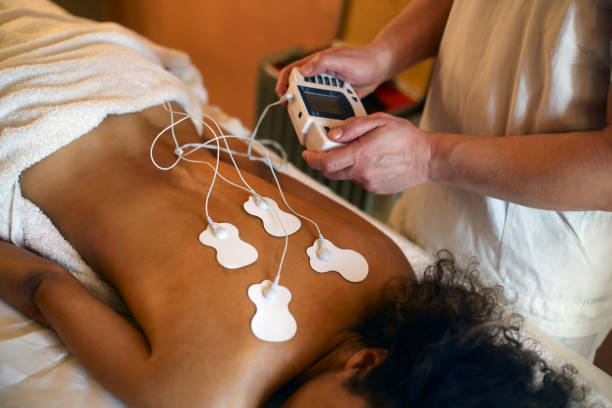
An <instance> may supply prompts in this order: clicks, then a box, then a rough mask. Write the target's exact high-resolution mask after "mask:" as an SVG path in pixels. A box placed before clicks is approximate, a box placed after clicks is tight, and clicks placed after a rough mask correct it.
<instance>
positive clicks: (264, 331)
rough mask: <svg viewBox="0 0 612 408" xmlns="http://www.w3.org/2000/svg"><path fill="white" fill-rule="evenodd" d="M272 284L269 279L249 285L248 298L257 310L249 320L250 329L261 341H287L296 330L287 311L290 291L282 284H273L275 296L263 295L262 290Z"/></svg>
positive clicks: (292, 319)
mask: <svg viewBox="0 0 612 408" xmlns="http://www.w3.org/2000/svg"><path fill="white" fill-rule="evenodd" d="M272 285H274V284H273V283H272V282H271V281H269V280H267V279H266V280H264V281H263V282H261V283H255V284H253V285H251V286H249V291H248V294H249V299H251V301H252V302H253V303H254V304H255V307H257V310H256V311H255V315H254V316H253V319H252V320H251V330H252V331H253V334H254V335H255V337H257V338H258V339H260V340H263V341H275V342H281V341H287V340H289V339H290V338H292V337H293V336H294V335H295V333H296V331H297V323H296V321H295V319H294V318H293V316H292V315H291V312H290V311H289V302H290V301H291V292H289V289H287V288H286V287H284V286H280V285H275V287H274V288H273V289H272V290H276V291H277V293H275V296H268V297H269V298H270V300H268V299H266V297H265V296H264V291H266V290H268V289H269V288H270V287H271V286H272Z"/></svg>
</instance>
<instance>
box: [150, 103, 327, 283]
mask: <svg viewBox="0 0 612 408" xmlns="http://www.w3.org/2000/svg"><path fill="white" fill-rule="evenodd" d="M291 97H292V95H290V94H287V95H285V96H284V97H283V98H282V99H281V100H279V101H277V102H274V103H271V104H269V105H268V106H266V108H265V109H264V110H263V112H262V113H261V115H260V117H259V119H258V121H257V125H256V127H255V130H254V132H253V133H252V134H251V136H250V137H245V136H235V135H224V134H223V131H222V130H221V127H220V126H219V124H218V123H217V121H216V120H215V119H214V118H212V117H210V116H208V115H203V117H205V118H207V119H209V120H210V121H211V122H212V123H213V124H214V125H215V127H216V128H217V130H218V131H219V133H218V134H217V132H215V130H214V129H213V128H211V126H209V125H208V123H206V122H205V121H204V120H203V119H201V118H198V119H196V120H198V121H199V122H201V123H202V124H203V125H204V126H206V128H208V129H209V130H210V132H211V133H212V134H213V138H212V139H210V140H207V141H206V142H204V143H200V144H197V143H187V144H185V145H182V146H180V145H179V144H178V140H177V138H176V134H175V131H174V127H175V126H176V125H178V124H179V123H181V122H183V121H185V120H187V119H190V118H192V116H191V115H189V114H187V113H183V112H174V110H173V109H172V106H170V104H169V103H168V107H166V105H165V104H164V108H165V109H166V110H168V111H169V112H170V120H171V124H170V125H169V126H167V127H166V128H164V129H163V130H162V131H161V132H159V133H158V134H157V136H156V137H155V139H154V140H153V143H152V144H151V148H150V157H151V161H152V162H153V164H154V165H155V166H156V167H157V168H158V169H160V170H170V169H172V168H174V167H176V165H177V164H178V163H179V162H180V161H181V160H185V161H188V162H193V163H204V164H206V165H208V166H209V167H211V168H212V169H213V170H214V175H213V180H212V182H211V185H210V187H209V189H208V192H207V194H206V202H205V212H206V218H207V220H208V222H209V224H211V225H213V226H214V225H215V223H214V222H213V220H212V219H211V217H210V215H209V212H208V202H209V199H210V195H211V192H212V189H213V187H214V184H215V181H216V178H217V175H218V176H219V177H220V178H221V179H222V180H224V181H225V182H227V183H229V184H230V185H233V186H235V187H237V188H239V189H242V190H244V191H248V192H250V193H252V194H253V195H255V196H256V197H261V196H260V195H259V194H258V193H257V192H256V191H255V189H254V188H253V187H251V186H250V185H249V184H248V182H247V181H246V180H245V179H244V177H243V175H242V173H241V171H240V168H239V167H238V164H237V163H236V161H235V159H234V157H233V155H234V154H238V155H239V156H244V154H243V153H240V152H235V151H233V150H232V149H231V148H230V147H229V144H228V143H227V139H238V140H246V141H248V142H249V143H248V151H247V154H246V157H248V158H249V159H250V160H257V161H263V160H261V158H259V157H256V158H254V157H253V156H252V155H251V148H252V144H253V143H256V144H258V145H260V146H262V147H263V148H264V149H263V151H264V153H265V156H266V157H265V161H264V162H265V163H266V164H267V165H268V167H269V168H270V171H271V172H272V176H273V178H274V182H275V184H276V187H277V189H278V191H279V193H280V195H281V198H282V199H283V202H284V203H285V205H286V206H287V208H288V209H289V210H290V211H291V212H292V213H293V214H294V215H295V216H297V217H299V218H302V219H304V220H306V221H308V222H310V223H311V224H312V225H314V227H315V228H316V230H317V233H318V235H319V238H320V239H322V238H323V234H322V233H321V230H320V229H319V225H318V224H317V223H316V222H315V221H313V220H312V219H310V218H308V217H306V216H304V215H302V214H300V213H298V212H297V211H295V210H294V209H293V208H292V207H291V206H290V205H289V203H288V202H287V199H286V197H285V194H284V192H283V189H282V187H281V185H280V182H279V180H278V177H277V175H276V171H275V170H274V166H273V164H272V160H271V158H270V154H269V152H268V149H267V148H266V146H265V144H264V143H263V142H264V141H263V140H262V141H259V140H255V136H256V134H257V131H258V129H259V126H260V125H261V122H262V120H263V118H264V117H265V115H266V114H267V112H268V110H269V109H270V108H271V107H272V106H275V105H278V104H281V103H283V102H285V101H286V100H288V99H291ZM175 113H176V114H178V115H181V116H183V118H181V119H179V120H178V121H176V122H175V121H174V114H175ZM168 129H171V132H172V138H173V141H174V144H175V147H176V149H175V153H176V154H177V156H178V158H177V160H176V161H175V162H174V163H173V164H172V165H170V166H168V167H162V166H160V165H159V164H157V162H156V161H155V158H154V156H153V149H154V146H155V144H156V143H157V141H158V140H159V138H160V137H161V136H162V135H163V134H164V133H165V132H166V131H168ZM219 139H223V141H224V144H225V146H226V148H225V149H222V148H221V146H220V144H219ZM212 142H215V143H216V146H214V147H216V151H217V157H216V163H215V166H214V167H213V166H212V165H211V164H210V163H209V162H207V161H200V160H193V159H188V158H187V157H186V156H189V155H191V154H192V153H194V152H196V151H198V150H200V149H202V148H206V149H211V147H210V146H209V144H210V143H212ZM265 142H268V143H269V144H272V145H275V147H280V148H279V150H280V151H281V152H282V153H284V154H283V155H284V156H285V158H286V153H285V152H284V149H282V146H280V144H278V143H277V142H275V141H267V140H266V141H265ZM186 147H191V148H192V149H191V150H190V151H188V152H185V151H184V149H185V148H186ZM214 147H213V148H214ZM221 152H226V153H228V154H229V156H230V158H231V160H232V164H233V165H234V168H235V169H236V171H237V173H238V175H239V177H240V179H241V181H242V182H243V183H244V184H245V186H246V187H247V188H244V187H242V186H239V185H238V184H235V183H233V182H231V181H230V180H228V179H226V178H225V177H224V176H223V175H222V174H220V172H219V159H220V155H221ZM272 213H273V215H274V217H275V218H276V220H277V222H278V223H279V224H280V226H281V228H282V230H283V233H284V236H285V245H284V248H283V253H282V255H281V260H280V262H279V266H278V270H277V273H276V277H275V279H274V285H278V283H279V281H280V275H281V271H282V267H283V264H284V260H285V255H286V253H287V247H288V242H289V238H288V234H287V231H286V229H285V226H284V225H283V223H282V222H281V220H280V217H279V216H278V214H277V213H276V210H275V209H274V208H272Z"/></svg>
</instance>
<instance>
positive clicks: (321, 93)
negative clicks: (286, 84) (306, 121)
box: [298, 86, 355, 120]
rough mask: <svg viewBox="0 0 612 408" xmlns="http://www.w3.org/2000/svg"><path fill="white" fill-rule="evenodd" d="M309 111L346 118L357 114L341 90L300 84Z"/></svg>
mask: <svg viewBox="0 0 612 408" xmlns="http://www.w3.org/2000/svg"><path fill="white" fill-rule="evenodd" d="M298 88H299V90H300V94H301V95H302V98H303V99H304V102H305V104H306V107H307V108H308V113H309V114H310V115H311V116H320V117H325V118H331V119H340V120H344V119H347V118H350V117H351V116H355V112H354V111H353V108H352V107H351V104H350V103H349V102H348V100H347V99H346V96H344V94H342V93H341V92H336V91H329V90H322V89H317V88H310V87H306V86H298Z"/></svg>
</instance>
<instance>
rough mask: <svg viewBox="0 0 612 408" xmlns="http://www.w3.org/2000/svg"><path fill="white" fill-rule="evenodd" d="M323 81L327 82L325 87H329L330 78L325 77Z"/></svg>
mask: <svg viewBox="0 0 612 408" xmlns="http://www.w3.org/2000/svg"><path fill="white" fill-rule="evenodd" d="M323 79H324V80H325V85H329V84H330V83H329V78H328V77H323Z"/></svg>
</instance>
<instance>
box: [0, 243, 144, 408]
mask: <svg viewBox="0 0 612 408" xmlns="http://www.w3.org/2000/svg"><path fill="white" fill-rule="evenodd" d="M0 298H2V299H3V300H4V301H5V302H7V303H8V304H9V305H11V306H12V307H14V308H15V309H17V310H19V311H20V312H22V313H23V314H25V315H26V316H28V317H30V318H32V319H35V320H37V321H38V322H40V323H42V324H45V325H47V326H50V327H51V328H53V329H54V330H55V331H56V332H57V334H58V335H59V337H60V338H61V339H62V341H63V342H64V343H65V344H66V346H67V347H68V349H69V350H70V351H71V352H72V353H73V354H74V355H75V357H76V358H77V360H78V361H79V362H80V363H81V364H82V365H83V366H84V367H85V369H86V370H87V371H88V372H89V373H90V374H91V375H92V376H93V377H94V378H96V379H97V380H98V381H99V382H100V383H101V384H102V385H103V386H104V387H105V388H107V389H108V390H109V391H110V392H112V393H113V394H115V395H116V396H117V397H118V398H119V399H121V400H122V401H124V402H126V403H128V404H130V406H132V405H138V406H146V405H147V404H146V402H143V400H144V401H146V399H147V398H150V397H151V396H150V395H149V394H150V393H148V392H146V391H144V388H143V387H144V384H145V383H146V381H145V379H146V378H147V375H146V368H147V364H146V363H147V361H148V359H149V356H150V350H149V345H148V343H147V340H146V338H145V336H144V335H143V334H142V333H141V332H140V331H139V330H137V329H136V328H135V327H133V326H132V325H130V324H129V323H128V322H127V321H126V320H125V319H124V318H123V317H121V316H120V315H119V314H117V313H116V312H115V311H114V310H112V309H111V308H109V307H108V306H107V305H105V304H104V303H102V302H101V301H100V300H99V299H98V298H96V297H95V296H94V295H92V294H91V293H89V291H88V290H87V289H86V288H85V287H84V286H83V285H81V284H80V283H79V282H78V281H77V280H76V279H75V278H74V277H73V276H72V275H71V274H70V273H69V272H68V271H67V270H66V269H64V268H63V267H62V266H61V265H59V264H57V263H55V262H52V261H50V260H48V259H45V258H42V257H40V256H37V255H35V254H33V253H31V252H29V251H27V250H25V249H22V248H19V247H17V246H15V245H12V244H10V243H7V242H3V241H0Z"/></svg>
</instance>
